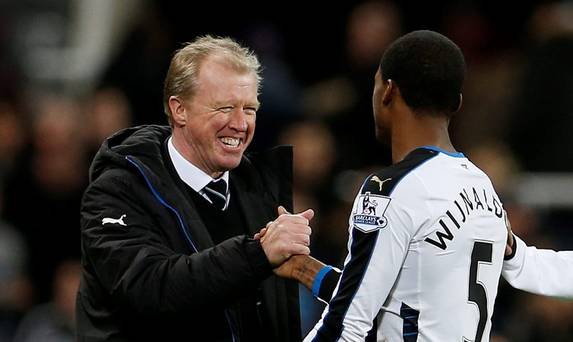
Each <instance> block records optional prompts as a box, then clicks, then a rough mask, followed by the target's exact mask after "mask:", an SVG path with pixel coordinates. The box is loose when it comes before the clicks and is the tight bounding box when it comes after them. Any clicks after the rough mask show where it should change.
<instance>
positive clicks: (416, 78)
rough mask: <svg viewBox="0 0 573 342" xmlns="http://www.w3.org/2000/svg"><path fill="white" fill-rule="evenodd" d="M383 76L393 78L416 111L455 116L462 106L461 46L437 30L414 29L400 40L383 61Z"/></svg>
mask: <svg viewBox="0 0 573 342" xmlns="http://www.w3.org/2000/svg"><path fill="white" fill-rule="evenodd" d="M380 70H381V71H382V79H384V80H389V79H391V80H393V81H394V82H395V84H396V85H397V86H398V88H399V89H400V93H401V94H402V98H403V99H404V101H405V102H406V104H407V105H408V106H409V107H410V108H412V110H414V111H416V112H423V113H435V114H445V115H447V116H452V115H453V113H455V112H456V110H457V109H458V107H459V104H460V94H461V92H462V84H463V82H464V76H465V70H466V64H465V61H464V56H463V54H462V51H461V50H460V48H459V47H458V46H457V45H456V44H455V43H454V42H452V41H451V40H450V39H448V38H447V37H445V36H443V35H441V34H439V33H437V32H433V31H426V30H421V31H413V32H410V33H408V34H406V35H404V36H402V37H400V38H398V39H397V40H396V41H394V42H393V43H392V44H391V45H390V47H389V48H388V49H387V50H386V52H385V53H384V56H383V57H382V60H381V61H380Z"/></svg>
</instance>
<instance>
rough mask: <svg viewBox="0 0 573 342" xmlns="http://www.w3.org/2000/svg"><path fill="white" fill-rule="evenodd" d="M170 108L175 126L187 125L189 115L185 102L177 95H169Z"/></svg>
mask: <svg viewBox="0 0 573 342" xmlns="http://www.w3.org/2000/svg"><path fill="white" fill-rule="evenodd" d="M169 110H170V111H171V120H172V121H173V124H174V125H175V126H180V127H181V126H185V124H186V123H187V115H186V111H185V107H184V106H183V102H181V100H180V99H179V98H178V97H177V96H170V97H169Z"/></svg>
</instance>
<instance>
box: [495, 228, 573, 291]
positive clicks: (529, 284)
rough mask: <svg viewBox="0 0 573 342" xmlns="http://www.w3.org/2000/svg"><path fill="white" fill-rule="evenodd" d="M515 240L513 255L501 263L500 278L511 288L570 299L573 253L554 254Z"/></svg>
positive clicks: (572, 278) (572, 282)
mask: <svg viewBox="0 0 573 342" xmlns="http://www.w3.org/2000/svg"><path fill="white" fill-rule="evenodd" d="M514 237H515V248H516V251H515V255H514V256H513V258H511V259H509V260H505V261H504V263H503V269H502V276H503V277H504V278H505V280H507V282H509V283H510V284H511V286H513V287H515V288H517V289H520V290H524V291H527V292H531V293H535V294H539V295H544V296H554V297H573V251H561V252H556V251H553V250H549V249H538V248H536V247H534V246H527V245H526V244H525V242H524V241H523V240H521V239H520V238H518V237H517V236H514Z"/></svg>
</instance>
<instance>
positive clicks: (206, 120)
mask: <svg viewBox="0 0 573 342" xmlns="http://www.w3.org/2000/svg"><path fill="white" fill-rule="evenodd" d="M257 87H258V84H257V77H256V75H255V74H254V73H253V72H239V71H237V70H236V69H234V68H233V67H232V66H230V65H229V64H228V63H225V60H224V59H223V58H221V57H219V56H211V57H208V58H207V59H206V60H205V61H204V62H203V64H202V66H201V68H200V71H199V76H198V82H197V87H196V91H195V93H194V95H193V96H192V97H191V98H185V99H180V98H178V97H171V99H170V107H171V111H172V113H173V121H174V125H173V126H174V127H173V143H174V144H175V147H176V148H177V150H178V151H179V152H180V153H181V154H182V155H183V156H184V157H185V158H186V159H187V160H188V161H190V162H191V163H192V164H193V165H195V166H197V167H198V168H200V169H201V170H203V171H204V172H205V173H207V174H209V175H211V177H213V178H217V177H218V176H220V175H221V174H222V173H223V172H225V171H227V170H231V169H234V168H235V167H237V166H238V165H239V163H240V162H241V157H242V156H243V153H244V152H245V149H246V148H247V147H248V146H249V144H250V143H251V141H252V139H253V134H254V132H255V119H256V112H257V110H258V108H259V101H258V99H257Z"/></svg>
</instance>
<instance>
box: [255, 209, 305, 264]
mask: <svg viewBox="0 0 573 342" xmlns="http://www.w3.org/2000/svg"><path fill="white" fill-rule="evenodd" d="M278 214H279V216H278V217H277V218H276V220H274V221H270V222H269V223H267V225H266V227H265V228H263V229H261V231H260V232H258V233H257V234H255V237H254V238H255V239H257V240H260V242H261V246H262V247H263V250H264V251H265V254H266V256H267V258H268V259H269V262H270V264H271V265H272V266H273V268H276V267H279V266H280V265H282V264H283V263H284V262H285V261H287V260H288V259H289V258H290V257H291V256H293V255H309V254H310V248H309V246H310V234H311V233H312V229H311V228H310V220H312V218H313V217H314V211H313V210H312V209H307V210H305V211H304V212H302V213H299V214H291V213H289V212H288V211H287V210H286V209H285V208H284V207H282V206H280V207H279V208H278Z"/></svg>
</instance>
